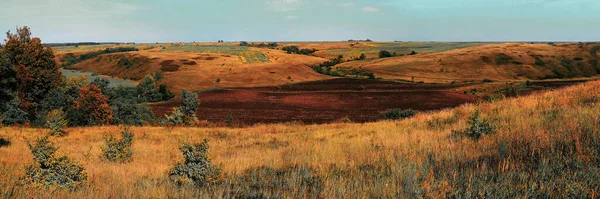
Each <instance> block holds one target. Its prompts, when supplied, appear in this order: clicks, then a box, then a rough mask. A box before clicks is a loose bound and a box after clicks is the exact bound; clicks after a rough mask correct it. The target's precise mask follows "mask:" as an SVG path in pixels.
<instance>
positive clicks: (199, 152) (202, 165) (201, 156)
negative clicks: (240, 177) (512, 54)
mask: <svg viewBox="0 0 600 199" xmlns="http://www.w3.org/2000/svg"><path fill="white" fill-rule="evenodd" d="M179 150H181V152H182V153H183V157H184V158H185V161H184V162H180V163H177V165H175V167H173V169H171V171H170V172H169V178H170V179H171V180H172V181H173V182H175V183H177V184H179V185H196V186H199V187H206V186H209V185H211V184H212V183H214V182H216V181H217V177H218V176H219V174H220V173H221V169H220V168H219V167H217V166H214V165H212V164H211V162H210V160H209V159H208V139H204V142H202V143H197V144H188V143H184V144H183V146H181V148H179Z"/></svg>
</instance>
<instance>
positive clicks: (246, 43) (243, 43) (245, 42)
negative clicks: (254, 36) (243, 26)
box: [240, 41, 249, 46]
mask: <svg viewBox="0 0 600 199" xmlns="http://www.w3.org/2000/svg"><path fill="white" fill-rule="evenodd" d="M240 46H249V44H248V42H247V41H241V42H240Z"/></svg>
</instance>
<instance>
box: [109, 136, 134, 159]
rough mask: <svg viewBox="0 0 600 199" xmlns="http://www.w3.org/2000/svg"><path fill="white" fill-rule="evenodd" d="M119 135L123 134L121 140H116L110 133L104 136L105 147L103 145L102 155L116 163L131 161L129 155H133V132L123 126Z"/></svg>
mask: <svg viewBox="0 0 600 199" xmlns="http://www.w3.org/2000/svg"><path fill="white" fill-rule="evenodd" d="M121 135H122V136H123V138H122V139H121V140H117V139H116V138H115V137H113V136H112V135H107V136H105V137H104V142H105V143H106V147H104V153H103V156H104V158H105V159H106V160H108V161H111V162H118V163H123V162H129V161H131V156H132V155H133V151H132V150H131V144H132V143H133V133H132V132H131V131H129V129H127V128H125V129H124V130H123V132H121Z"/></svg>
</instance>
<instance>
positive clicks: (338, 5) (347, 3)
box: [325, 1, 356, 8]
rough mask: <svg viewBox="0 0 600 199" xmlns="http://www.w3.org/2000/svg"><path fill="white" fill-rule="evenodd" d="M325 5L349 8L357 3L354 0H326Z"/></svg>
mask: <svg viewBox="0 0 600 199" xmlns="http://www.w3.org/2000/svg"><path fill="white" fill-rule="evenodd" d="M325 5H329V6H336V7H345V8H347V7H353V6H355V5H356V3H354V2H332V1H325Z"/></svg>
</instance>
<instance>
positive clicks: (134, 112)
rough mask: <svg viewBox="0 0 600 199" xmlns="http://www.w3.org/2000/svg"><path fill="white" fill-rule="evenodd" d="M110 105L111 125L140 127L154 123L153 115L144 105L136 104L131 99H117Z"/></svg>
mask: <svg viewBox="0 0 600 199" xmlns="http://www.w3.org/2000/svg"><path fill="white" fill-rule="evenodd" d="M111 105H112V107H111V108H112V112H113V122H112V123H113V124H123V125H138V126H141V125H146V124H153V123H154V122H156V117H155V116H154V113H152V111H151V110H150V107H149V106H148V104H146V103H141V104H137V103H136V101H135V100H134V99H132V98H117V99H114V100H113V101H112V102H111Z"/></svg>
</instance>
